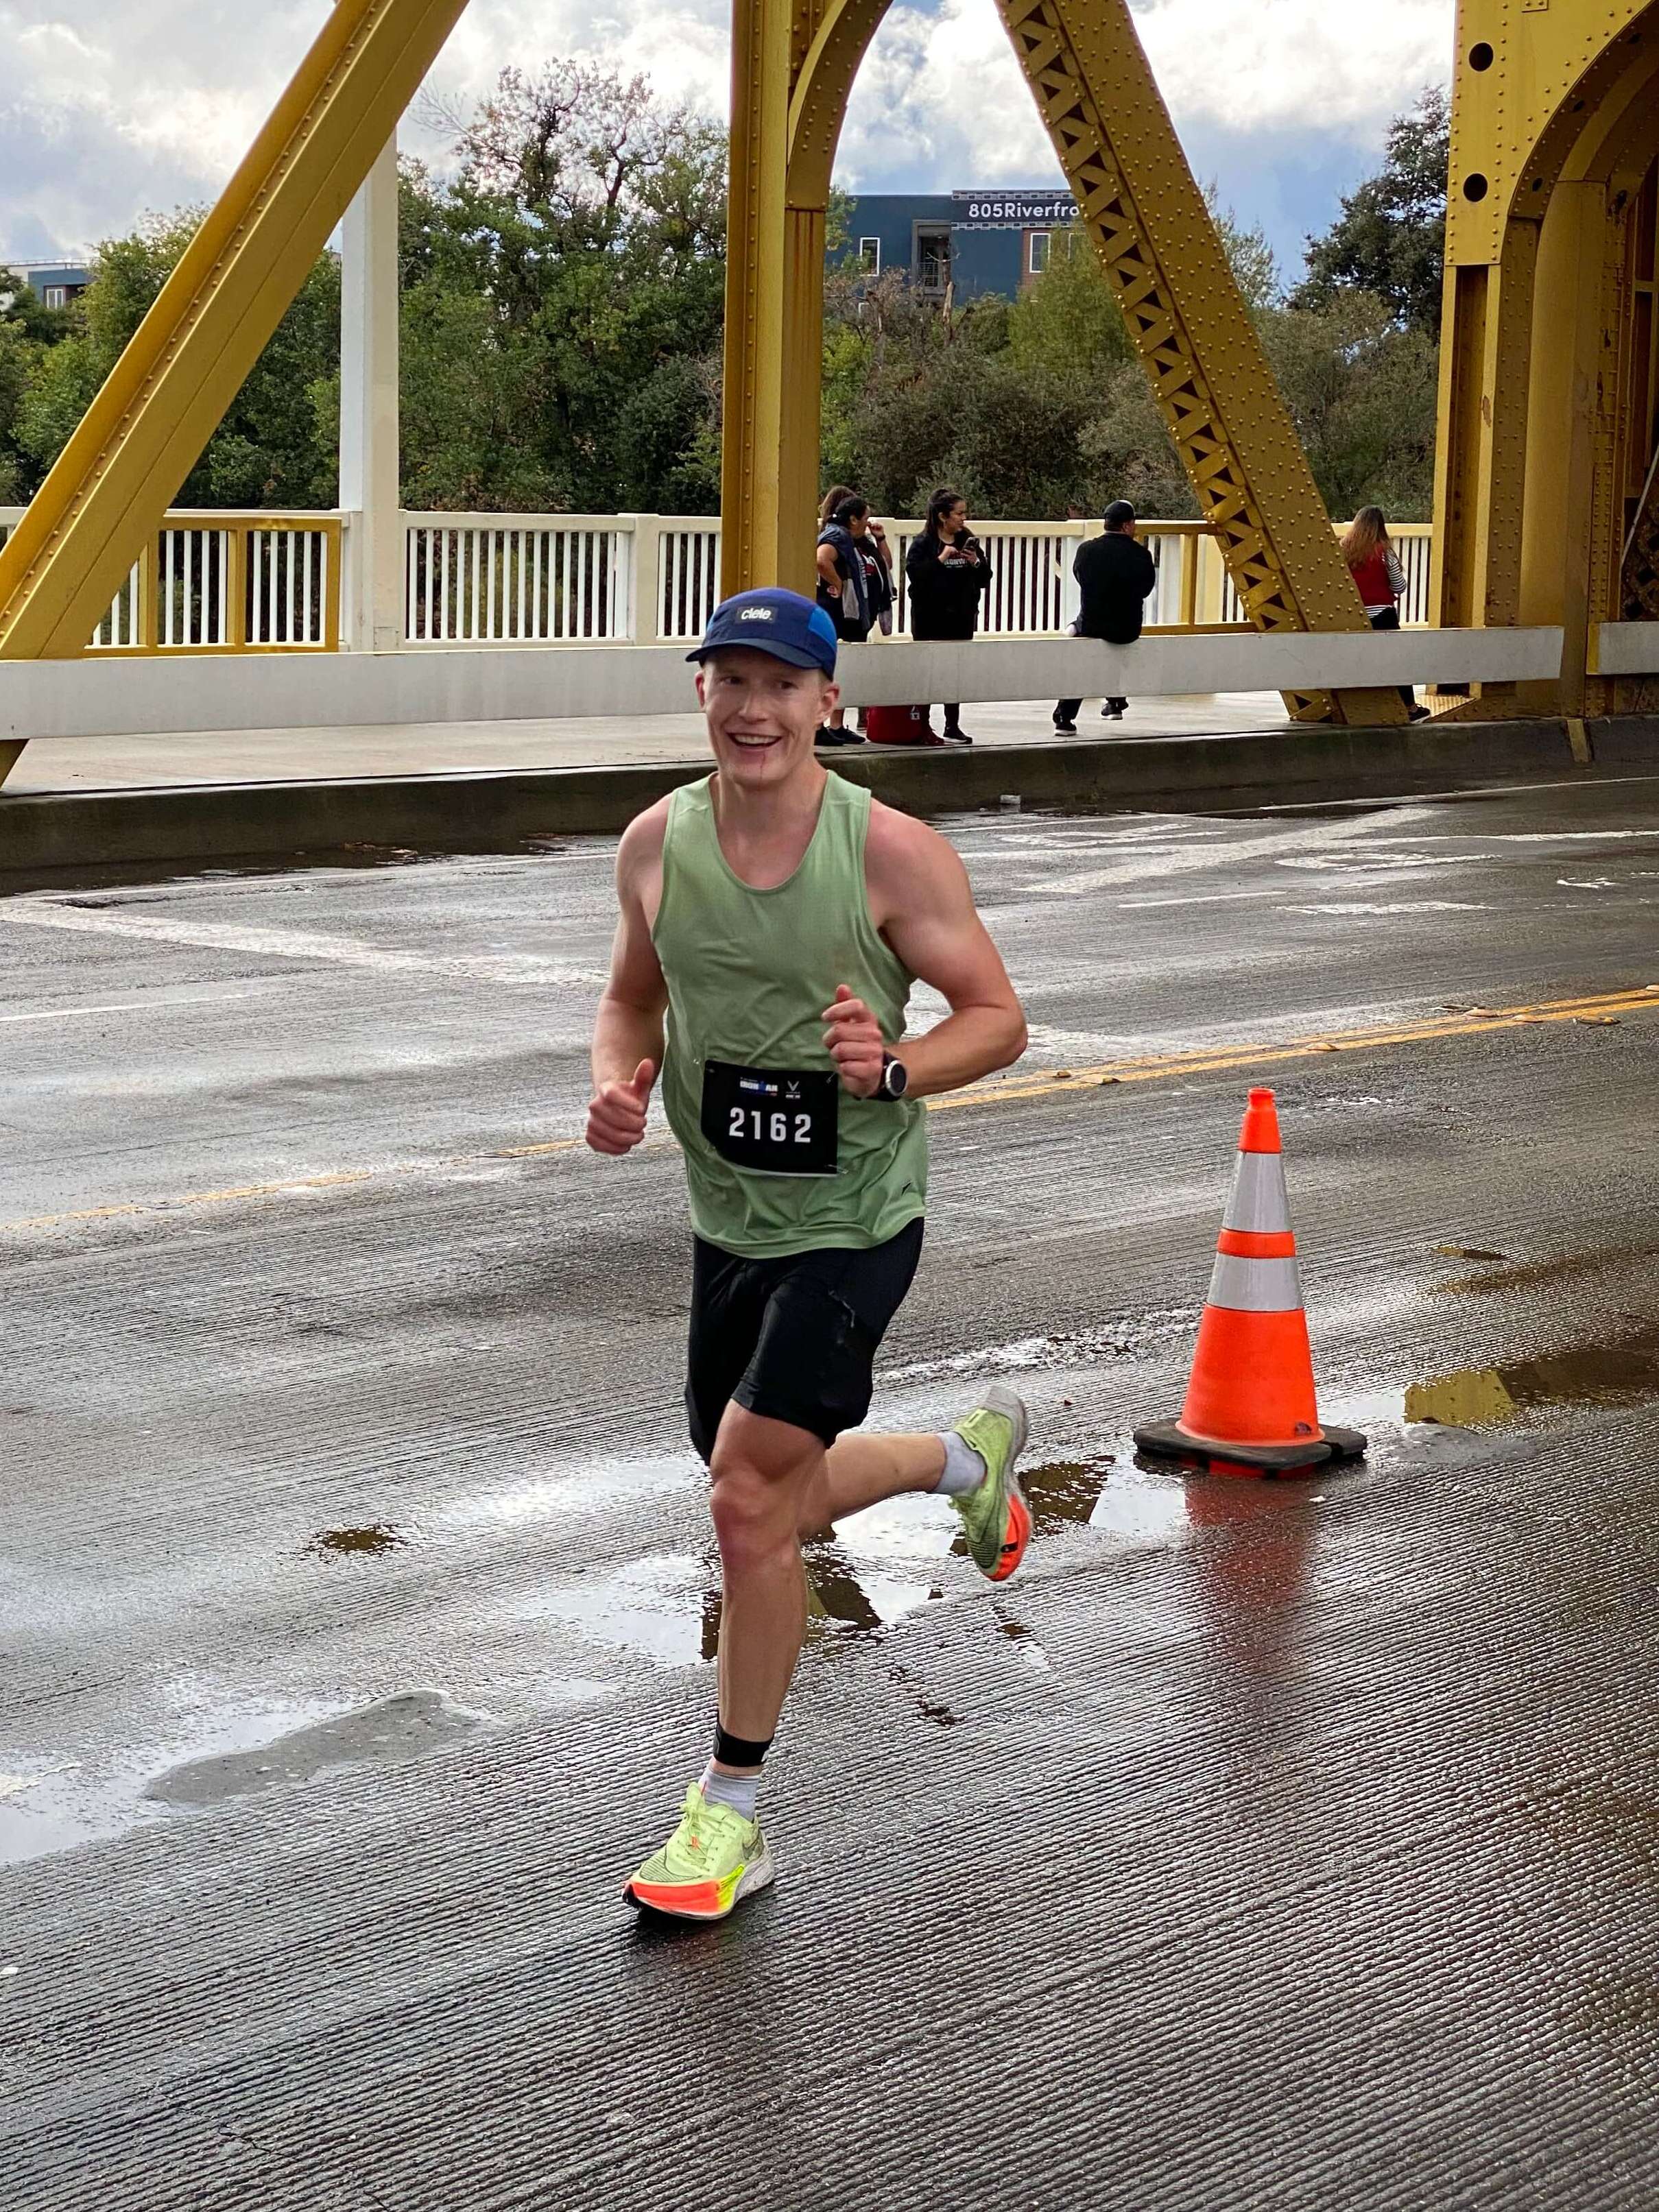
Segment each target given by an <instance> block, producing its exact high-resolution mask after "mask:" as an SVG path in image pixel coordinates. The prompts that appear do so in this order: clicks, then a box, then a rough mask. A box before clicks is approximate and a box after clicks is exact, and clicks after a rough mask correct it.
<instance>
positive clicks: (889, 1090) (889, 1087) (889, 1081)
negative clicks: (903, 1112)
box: [872, 1052, 910, 1106]
mask: <svg viewBox="0 0 1659 2212" xmlns="http://www.w3.org/2000/svg"><path fill="white" fill-rule="evenodd" d="M909 1088H910V1071H909V1069H908V1067H907V1066H905V1065H904V1062H903V1061H902V1060H896V1059H895V1058H894V1057H893V1055H892V1054H891V1053H890V1052H884V1054H882V1056H881V1080H880V1082H879V1083H878V1084H877V1085H876V1087H875V1090H874V1091H873V1092H872V1097H876V1098H879V1099H881V1100H882V1101H883V1102H884V1103H885V1104H887V1105H889V1106H896V1105H897V1104H898V1103H899V1101H900V1099H901V1098H902V1097H903V1096H904V1094H905V1092H906V1091H908V1089H909Z"/></svg>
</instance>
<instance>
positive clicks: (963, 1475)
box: [933, 1429, 987, 1498]
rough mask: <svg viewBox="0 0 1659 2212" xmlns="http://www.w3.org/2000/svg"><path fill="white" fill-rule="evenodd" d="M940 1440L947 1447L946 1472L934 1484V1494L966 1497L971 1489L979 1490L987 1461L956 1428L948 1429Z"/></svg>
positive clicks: (940, 1496) (985, 1472)
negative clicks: (959, 1434) (960, 1435)
mask: <svg viewBox="0 0 1659 2212" xmlns="http://www.w3.org/2000/svg"><path fill="white" fill-rule="evenodd" d="M939 1442H940V1443H942V1444H943V1445H944V1447H945V1472H944V1474H942V1475H940V1477H939V1480H938V1481H937V1482H936V1483H935V1484H934V1485H933V1495H934V1497H935V1498H966V1496H967V1495H968V1493H969V1491H970V1490H977V1489H978V1488H979V1486H980V1485H981V1482H983V1481H984V1480H985V1477H986V1474H987V1468H986V1465H985V1462H984V1461H983V1460H982V1459H981V1457H980V1455H979V1454H978V1453H977V1452H976V1451H975V1449H974V1448H973V1446H972V1444H970V1443H969V1441H968V1439H967V1437H959V1436H958V1435H957V1432H956V1431H955V1430H954V1429H947V1430H946V1431H945V1434H944V1435H943V1436H942V1437H940V1438H939Z"/></svg>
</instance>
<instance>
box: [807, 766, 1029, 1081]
mask: <svg viewBox="0 0 1659 2212" xmlns="http://www.w3.org/2000/svg"><path fill="white" fill-rule="evenodd" d="M865 866H866V876H867V878H868V882H869V889H870V911H871V915H872V918H873V920H874V921H875V923H876V925H877V927H878V928H879V929H880V930H881V932H882V933H883V935H884V937H885V938H886V939H887V941H888V943H889V944H890V945H891V946H892V948H893V950H894V951H895V952H896V953H897V954H898V956H899V958H900V959H901V960H902V961H903V962H904V963H905V965H906V966H907V967H908V968H909V969H912V970H914V972H915V974H916V975H918V976H920V977H921V981H923V982H924V983H931V984H932V985H933V988H934V989H935V990H936V991H938V992H939V993H940V994H941V995H942V996H943V997H944V998H945V1000H948V1001H949V1004H950V1007H951V1012H950V1013H949V1014H948V1015H947V1016H946V1018H945V1020H944V1021H942V1022H941V1023H940V1024H939V1026H938V1028H937V1029H933V1030H929V1031H928V1033H927V1036H921V1037H912V1038H910V1039H908V1040H907V1041H906V1042H905V1044H904V1046H903V1049H902V1052H901V1053H900V1055H899V1056H900V1057H901V1058H902V1060H903V1062H904V1065H905V1067H906V1069H907V1070H908V1073H909V1078H910V1085H909V1092H908V1095H909V1096H910V1097H913V1098H926V1097H931V1096H933V1094H934V1093H936V1092H938V1091H957V1090H960V1089H961V1087H962V1086H963V1084H967V1083H976V1082H977V1081H978V1080H979V1079H980V1077H981V1076H982V1075H989V1074H991V1073H993V1071H994V1070H995V1069H997V1068H999V1067H1007V1066H1011V1065H1012V1063H1013V1062H1014V1061H1015V1060H1018V1058H1019V1056H1020V1054H1021V1053H1023V1052H1024V1049H1025V1017H1024V1013H1023V1012H1021V1009H1020V1004H1019V1000H1018V998H1017V997H1016V996H1015V994H1014V987H1013V985H1012V983H1011V982H1010V981H1009V980H1008V971H1007V969H1006V968H1005V967H1004V966H1003V964H1002V958H1001V955H1000V953H999V952H998V951H997V949H996V947H995V945H993V944H992V942H991V939H990V935H989V933H988V932H987V929H986V927H985V924H984V923H983V922H982V921H981V920H980V918H979V914H978V912H977V910H976V908H975V905H974V895H973V892H972V890H971V889H970V888H969V882H968V871H967V870H966V868H964V867H963V865H962V862H961V860H960V859H959V858H958V857H957V854H956V853H955V851H954V850H953V849H952V848H951V846H949V845H947V844H946V843H945V840H944V838H943V837H941V836H939V834H938V832H937V831H936V830H933V829H929V828H928V827H927V823H925V822H917V821H914V820H913V819H912V818H911V817H909V816H908V815H907V814H900V813H897V812H896V811H895V810H894V809H893V808H891V807H887V806H883V805H880V804H879V803H878V804H877V805H873V806H872V808H871V810H870V835H869V842H868V843H867V846H866V853H865ZM824 1023H825V1041H826V1042H827V1043H828V1045H829V1050H830V1052H831V1053H832V1054H833V1055H834V1057H835V1060H836V1066H838V1067H839V1069H840V1071H841V1079H842V1085H844V1087H845V1088H846V1089H847V1090H848V1091H851V1092H852V1093H853V1095H854V1097H859V1098H867V1097H870V1095H871V1093H872V1091H874V1090H875V1088H876V1085H878V1083H879V1082H880V1080H881V1067H882V1057H883V1054H884V1052H887V1051H891V1050H893V1049H895V1048H896V1044H897V1040H896V1039H895V1038H891V1037H886V1038H884V1037H883V1036H882V1035H881V1032H880V1030H879V1028H878V1025H877V1024H876V1021H875V1018H874V1016H873V1015H872V1013H871V1012H870V1010H869V1008H868V1007H867V1006H865V1004H864V1003H863V1001H862V1000H859V999H855V998H854V997H852V996H851V994H848V996H847V997H845V998H842V996H841V995H840V994H839V993H838V994H837V996H836V1004H835V1005H834V1006H829V1007H826V1008H825V1010H824Z"/></svg>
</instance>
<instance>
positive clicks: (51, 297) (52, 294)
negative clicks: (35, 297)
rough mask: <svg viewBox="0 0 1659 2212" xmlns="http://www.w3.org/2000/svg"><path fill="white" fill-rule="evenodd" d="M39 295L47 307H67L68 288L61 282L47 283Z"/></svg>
mask: <svg viewBox="0 0 1659 2212" xmlns="http://www.w3.org/2000/svg"><path fill="white" fill-rule="evenodd" d="M40 296H41V298H42V300H43V301H45V303H46V306H47V307H68V305H69V290H68V288H67V286H65V285H63V284H48V285H47V287H46V290H45V291H44V292H43V293H42V294H41V295H40Z"/></svg>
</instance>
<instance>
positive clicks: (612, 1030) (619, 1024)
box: [587, 800, 668, 1154]
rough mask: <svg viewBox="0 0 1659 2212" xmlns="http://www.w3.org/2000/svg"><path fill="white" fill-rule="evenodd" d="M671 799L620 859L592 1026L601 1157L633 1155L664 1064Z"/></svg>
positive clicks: (634, 826)
mask: <svg viewBox="0 0 1659 2212" xmlns="http://www.w3.org/2000/svg"><path fill="white" fill-rule="evenodd" d="M666 822H667V802H666V801H665V800H664V801H661V802H659V804H658V805H655V806H653V807H652V808H650V809H649V811H647V812H646V813H644V814H641V816H640V817H639V818H638V820H637V821H635V822H631V823H629V826H628V829H626V831H625V832H624V833H623V841H622V845H621V847H620V848H619V850H618V852H617V904H618V906H619V907H620V908H621V913H620V916H619V918H618V920H617V935H616V939H615V941H614V943H613V945H612V946H611V980H610V981H609V982H607V983H606V985H605V995H604V997H603V998H602V999H601V1000H599V1013H598V1016H597V1017H596V1018H595V1020H594V1024H593V1097H592V1103H590V1105H589V1107H588V1109H587V1141H588V1143H589V1144H590V1145H591V1146H592V1148H593V1150H594V1151H595V1152H610V1153H612V1154H618V1153H622V1152H632V1150H633V1149H634V1147H635V1145H637V1144H638V1143H639V1142H640V1141H641V1139H642V1138H643V1137H644V1135H645V1119H646V1113H647V1108H648V1107H649V1105H650V1103H651V1086H652V1085H653V1083H654V1082H655V1081H656V1078H657V1070H658V1069H659V1067H660V1066H661V1065H662V1052H663V1010H664V1008H665V1006H666V1005H667V1003H668V987H667V985H666V984H665V982H664V981H663V973H662V968H661V965H660V963H659V961H658V959H657V948H656V946H655V945H653V943H652V941H651V915H650V912H649V907H650V905H653V904H654V902H655V900H656V898H657V896H659V892H658V886H659V884H660V881H661V874H662V840H663V831H664V828H665V824H666Z"/></svg>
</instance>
